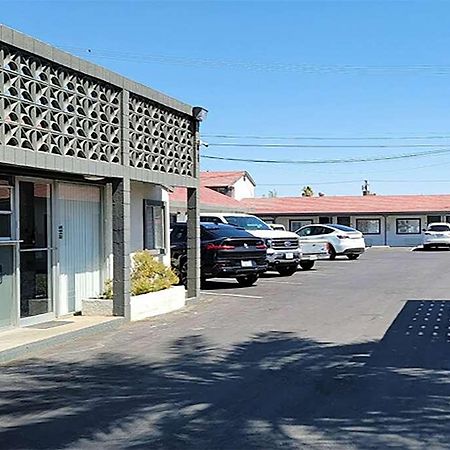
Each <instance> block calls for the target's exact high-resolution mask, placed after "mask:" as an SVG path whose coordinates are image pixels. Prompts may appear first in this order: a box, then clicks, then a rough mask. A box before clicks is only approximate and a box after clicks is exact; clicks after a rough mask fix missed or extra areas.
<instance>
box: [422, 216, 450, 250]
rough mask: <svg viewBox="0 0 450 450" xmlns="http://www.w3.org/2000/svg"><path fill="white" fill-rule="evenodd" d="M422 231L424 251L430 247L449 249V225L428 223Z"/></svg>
mask: <svg viewBox="0 0 450 450" xmlns="http://www.w3.org/2000/svg"><path fill="white" fill-rule="evenodd" d="M424 231H425V233H424V236H423V248H424V249H429V248H431V247H444V246H446V247H450V224H448V223H445V222H435V223H430V224H429V225H428V228H427V229H426V230H424Z"/></svg>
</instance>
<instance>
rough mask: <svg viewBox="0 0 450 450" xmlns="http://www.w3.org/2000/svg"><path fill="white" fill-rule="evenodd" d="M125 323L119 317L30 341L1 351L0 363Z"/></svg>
mask: <svg viewBox="0 0 450 450" xmlns="http://www.w3.org/2000/svg"><path fill="white" fill-rule="evenodd" d="M124 323H126V320H125V319H124V318H117V319H115V320H111V321H109V322H104V323H99V324H94V325H89V326H87V327H85V328H82V329H80V330H74V331H68V332H67V333H64V334H60V335H58V336H51V337H48V338H44V339H41V340H39V341H36V342H30V343H29V344H23V345H19V346H17V347H14V348H11V349H8V350H4V351H2V352H0V364H5V363H8V362H11V361H14V360H18V359H24V358H28V357H29V356H31V354H32V353H34V352H36V351H40V350H46V349H48V348H51V347H54V346H57V345H59V344H64V343H66V342H68V341H73V340H74V339H77V338H81V337H85V336H91V335H94V334H99V333H103V332H105V331H111V330H116V329H118V328H120V327H121V326H122V325H123V324H124Z"/></svg>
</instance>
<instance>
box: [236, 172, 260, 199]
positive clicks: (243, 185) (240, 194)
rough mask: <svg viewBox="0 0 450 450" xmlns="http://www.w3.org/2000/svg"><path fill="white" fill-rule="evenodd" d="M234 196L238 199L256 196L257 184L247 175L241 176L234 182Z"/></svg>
mask: <svg viewBox="0 0 450 450" xmlns="http://www.w3.org/2000/svg"><path fill="white" fill-rule="evenodd" d="M232 197H233V198H235V199H236V200H242V199H243V198H254V197H255V186H253V183H252V182H251V181H250V180H249V179H248V178H247V177H241V178H239V180H237V181H236V183H234V184H233V192H232Z"/></svg>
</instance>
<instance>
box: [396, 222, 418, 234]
mask: <svg viewBox="0 0 450 450" xmlns="http://www.w3.org/2000/svg"><path fill="white" fill-rule="evenodd" d="M420 228H421V226H420V219H397V234H420V233H421V231H420Z"/></svg>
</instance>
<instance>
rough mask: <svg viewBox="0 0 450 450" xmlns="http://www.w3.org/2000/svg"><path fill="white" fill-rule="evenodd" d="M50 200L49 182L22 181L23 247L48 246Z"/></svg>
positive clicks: (21, 233)
mask: <svg viewBox="0 0 450 450" xmlns="http://www.w3.org/2000/svg"><path fill="white" fill-rule="evenodd" d="M49 201H50V186H49V185H48V184H38V183H29V182H21V183H20V239H21V240H22V241H23V242H22V244H21V246H20V248H21V249H32V248H34V249H38V248H47V247H48V220H49V217H48V213H49Z"/></svg>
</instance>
